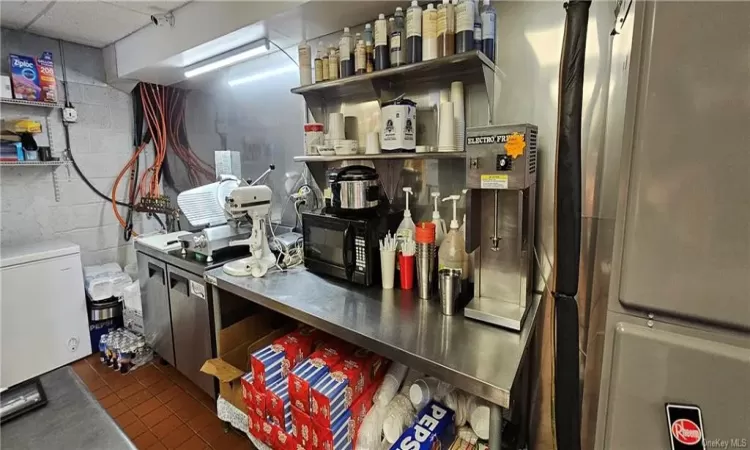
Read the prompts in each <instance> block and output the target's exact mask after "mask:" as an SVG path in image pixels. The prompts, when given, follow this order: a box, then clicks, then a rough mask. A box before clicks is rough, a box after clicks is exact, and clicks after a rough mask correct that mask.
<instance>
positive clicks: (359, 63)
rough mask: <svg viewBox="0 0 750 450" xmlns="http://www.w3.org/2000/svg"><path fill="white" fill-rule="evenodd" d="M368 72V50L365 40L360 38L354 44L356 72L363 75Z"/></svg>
mask: <svg viewBox="0 0 750 450" xmlns="http://www.w3.org/2000/svg"><path fill="white" fill-rule="evenodd" d="M366 72H367V50H366V49H365V41H363V40H362V39H359V40H358V41H357V45H355V46H354V73H355V74H357V75H362V74H364V73H366Z"/></svg>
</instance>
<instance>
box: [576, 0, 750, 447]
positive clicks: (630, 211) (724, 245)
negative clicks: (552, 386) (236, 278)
mask: <svg viewBox="0 0 750 450" xmlns="http://www.w3.org/2000/svg"><path fill="white" fill-rule="evenodd" d="M612 42H613V43H614V45H613V48H612V64H611V77H610V89H609V91H610V101H609V106H608V108H609V109H608V114H607V136H606V142H607V144H606V146H607V148H606V151H607V152H608V153H609V154H610V155H616V157H619V158H621V161H620V180H619V187H617V192H618V193H619V194H618V197H619V198H618V199H617V202H618V209H617V220H616V223H615V227H614V239H613V246H612V247H611V248H612V249H613V250H612V259H611V265H606V266H605V267H602V270H603V271H608V272H609V271H611V281H610V283H609V295H608V300H606V305H592V307H591V308H592V315H595V311H596V309H597V308H598V307H599V306H603V307H604V308H602V309H605V310H606V320H605V321H604V322H603V323H604V326H603V329H602V330H601V331H602V332H603V333H604V336H605V338H604V345H603V358H602V360H601V361H602V362H603V363H602V366H601V382H600V384H599V386H600V387H599V399H598V409H597V420H596V444H595V447H596V448H597V449H616V450H629V449H633V450H644V449H673V450H681V449H693V450H698V449H701V448H750V3H748V2H643V1H632V2H628V1H625V2H622V3H621V4H620V8H619V16H618V20H617V26H616V27H615V36H614V37H613V40H612ZM618 150H619V151H618ZM603 302H604V301H603ZM589 348H591V347H589ZM588 357H589V359H591V358H592V357H594V356H593V355H591V354H589V355H588Z"/></svg>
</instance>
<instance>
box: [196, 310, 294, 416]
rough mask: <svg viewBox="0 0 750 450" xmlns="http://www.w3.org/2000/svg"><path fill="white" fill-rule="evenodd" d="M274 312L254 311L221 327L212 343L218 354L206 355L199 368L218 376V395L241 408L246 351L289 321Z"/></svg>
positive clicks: (285, 327) (275, 336) (285, 329)
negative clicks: (208, 356)
mask: <svg viewBox="0 0 750 450" xmlns="http://www.w3.org/2000/svg"><path fill="white" fill-rule="evenodd" d="M277 317H278V316H276V315H275V314H272V313H258V314H254V315H252V316H250V317H246V318H245V319H242V320H241V321H239V322H237V323H235V324H233V325H230V326H229V327H227V328H224V329H222V330H221V331H220V332H219V341H218V342H217V343H216V346H217V352H218V354H219V357H218V358H214V359H209V360H208V361H206V362H205V363H204V364H203V367H201V372H203V373H206V374H208V375H212V376H214V377H216V378H217V379H218V380H219V395H220V396H221V397H222V398H223V399H224V400H226V401H228V402H229V403H231V404H232V405H233V406H234V407H235V408H237V409H239V410H240V411H244V410H245V409H246V407H245V401H244V397H243V393H242V384H241V381H240V378H242V376H243V375H244V374H246V373H247V372H249V371H250V367H248V361H249V360H250V359H249V358H250V355H251V354H252V353H253V352H255V351H256V350H258V349H260V348H263V347H265V346H267V345H268V344H270V343H271V342H273V341H274V340H276V339H278V338H279V337H281V336H283V335H284V334H286V333H288V332H289V330H290V328H291V327H292V326H293V325H290V324H289V323H288V322H286V321H280V320H279V319H278V318H277Z"/></svg>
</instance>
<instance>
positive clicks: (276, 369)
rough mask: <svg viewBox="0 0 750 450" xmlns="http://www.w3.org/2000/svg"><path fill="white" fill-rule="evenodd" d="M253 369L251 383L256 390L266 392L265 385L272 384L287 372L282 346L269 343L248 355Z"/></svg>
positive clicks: (284, 376)
mask: <svg viewBox="0 0 750 450" xmlns="http://www.w3.org/2000/svg"><path fill="white" fill-rule="evenodd" d="M250 367H251V368H252V371H253V384H254V385H255V389H256V390H257V391H258V392H263V393H265V392H266V386H273V385H274V384H276V383H278V382H279V381H281V380H282V379H284V378H286V376H287V374H288V373H289V366H288V365H287V364H286V353H285V352H284V347H283V346H281V345H278V344H275V343H274V344H271V345H268V346H266V347H263V348H262V349H260V350H258V351H257V352H255V353H253V354H252V355H250Z"/></svg>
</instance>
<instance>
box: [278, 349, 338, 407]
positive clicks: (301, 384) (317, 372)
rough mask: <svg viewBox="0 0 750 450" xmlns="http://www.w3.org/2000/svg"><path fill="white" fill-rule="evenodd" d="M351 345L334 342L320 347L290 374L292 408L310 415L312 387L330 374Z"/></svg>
mask: <svg viewBox="0 0 750 450" xmlns="http://www.w3.org/2000/svg"><path fill="white" fill-rule="evenodd" d="M349 348H350V347H349V345H348V344H346V343H344V342H340V341H333V342H331V343H328V344H325V345H323V346H322V347H320V348H319V349H318V350H317V351H315V352H313V353H312V354H311V355H310V357H309V358H307V359H306V360H305V361H303V362H302V363H301V364H299V365H298V366H297V367H295V368H294V370H293V371H292V373H290V374H289V397H290V398H291V399H292V406H296V407H297V408H299V410H300V411H302V412H304V413H305V414H310V387H311V386H312V385H314V384H315V383H316V382H317V381H318V380H319V379H320V378H321V377H322V376H323V375H325V374H327V373H328V372H330V368H331V367H333V366H334V365H336V364H337V363H338V362H339V360H341V358H342V357H343V356H344V354H345V353H346V352H347V351H348V350H349Z"/></svg>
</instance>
